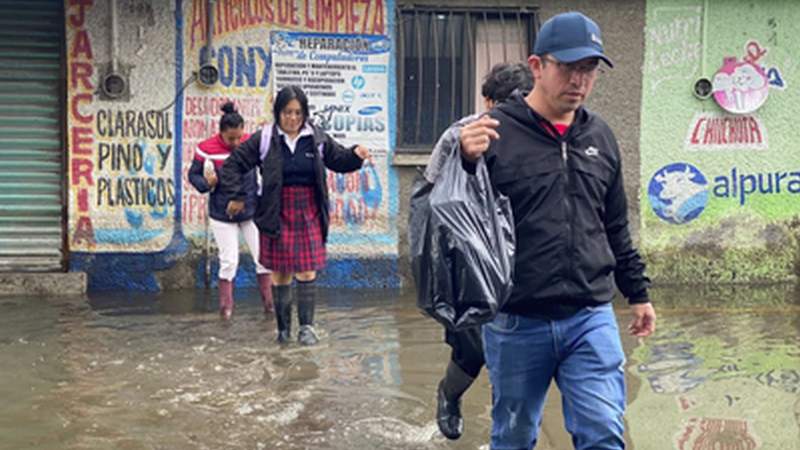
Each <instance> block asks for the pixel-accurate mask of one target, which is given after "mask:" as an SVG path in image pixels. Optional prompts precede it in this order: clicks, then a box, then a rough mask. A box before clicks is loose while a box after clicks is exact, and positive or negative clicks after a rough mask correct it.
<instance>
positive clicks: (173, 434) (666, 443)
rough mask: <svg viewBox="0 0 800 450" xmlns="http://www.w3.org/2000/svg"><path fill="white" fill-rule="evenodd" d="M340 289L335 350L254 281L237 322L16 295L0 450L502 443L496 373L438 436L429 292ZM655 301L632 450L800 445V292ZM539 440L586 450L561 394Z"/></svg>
mask: <svg viewBox="0 0 800 450" xmlns="http://www.w3.org/2000/svg"><path fill="white" fill-rule="evenodd" d="M212 294H213V293H212ZM325 296H326V299H327V300H326V302H324V304H323V305H321V307H320V312H319V314H318V317H319V328H320V331H321V337H322V342H321V344H320V345H318V346H316V347H312V348H305V347H300V346H298V345H296V344H292V345H290V346H288V347H287V348H284V349H280V348H279V347H278V346H277V345H276V344H275V343H274V338H275V325H274V319H273V318H272V317H269V318H268V319H267V320H265V319H264V317H263V315H262V314H261V310H260V303H259V301H258V298H257V293H256V292H255V291H253V292H247V291H242V292H241V293H240V292H239V291H237V309H236V313H235V316H234V320H233V321H232V322H231V323H221V322H220V321H219V320H218V317H217V313H216V302H215V301H214V300H213V297H212V295H211V294H209V293H207V292H205V291H190V292H179V293H169V294H164V295H160V296H157V297H154V296H142V295H133V296H132V295H107V296H93V297H92V298H91V301H89V302H87V301H86V299H84V298H73V299H70V298H65V299H41V298H14V299H8V300H4V301H2V303H0V312H2V314H0V363H2V367H3V370H2V371H0V398H2V399H3V403H4V405H3V408H2V409H1V410H0V448H2V449H6V448H8V449H27V448H30V449H33V448H35V449H50V448H52V449H65V448H66V449H108V448H121V449H150V448H169V449H204V448H207V449H226V448H230V449H234V448H249V449H253V448H261V449H273V448H277V449H306V448H314V449H473V450H474V449H480V448H486V446H485V443H486V442H487V439H488V434H489V428H490V421H491V419H490V406H489V402H490V396H491V395H490V389H489V386H488V383H487V380H486V376H485V374H482V375H481V377H480V378H479V379H478V382H477V383H476V384H475V385H474V386H473V387H472V389H471V390H470V391H469V392H468V393H467V395H466V397H465V399H464V410H465V416H466V433H465V435H464V436H463V437H462V439H461V440H459V441H456V442H450V441H447V440H446V439H444V438H443V437H442V436H441V435H440V434H439V433H438V430H437V428H436V425H435V422H434V419H433V402H434V396H433V394H434V391H435V386H436V383H437V382H438V380H439V378H440V377H441V375H442V373H443V370H444V367H445V365H446V362H447V359H448V358H449V352H448V348H447V347H446V346H445V345H444V344H442V330H441V329H440V328H439V327H438V326H437V325H436V324H435V323H434V322H433V321H431V320H429V319H426V318H424V317H422V316H421V315H420V314H419V313H418V312H417V311H416V309H415V308H414V304H413V295H412V294H411V293H405V294H403V293H400V292H394V291H384V290H380V291H378V290H376V291H358V292H353V291H327V292H326V293H325ZM654 297H655V299H656V301H657V302H658V303H659V312H660V322H659V327H660V328H659V332H658V333H657V335H656V336H654V337H653V338H652V339H649V340H647V341H645V342H644V343H641V342H639V341H637V340H635V339H632V338H628V337H625V338H624V339H623V344H624V346H625V349H626V353H627V355H628V358H629V367H628V378H629V380H628V381H629V392H630V395H629V397H630V398H629V403H630V408H629V414H628V417H627V422H628V425H629V434H628V440H629V443H630V444H631V448H639V449H648V450H649V449H656V450H658V449H662V448H663V449H669V448H680V449H705V448H708V449H717V448H731V449H734V448H736V449H739V448H742V449H750V448H753V449H755V448H764V449H769V448H779V449H791V448H797V445H796V444H797V442H800V432H799V431H798V430H799V429H800V425H798V423H800V401H798V389H800V380H798V374H800V337H798V336H799V335H800V333H798V325H799V324H800V319H798V307H797V303H796V300H795V296H794V293H793V292H792V291H791V290H790V289H789V290H787V289H783V290H781V289H778V290H777V291H775V290H774V289H773V290H772V291H764V290H755V289H744V288H739V289H737V290H735V292H734V291H719V290H716V291H713V292H700V291H698V290H697V289H688V290H680V289H670V290H662V291H656V292H654ZM699 305H702V306H699ZM619 314H620V321H622V322H624V323H626V322H627V320H628V318H627V316H626V311H625V309H624V308H623V309H620V311H619ZM295 328H296V327H295ZM721 443H728V444H725V445H728V446H724V445H723V444H721ZM720 445H723V446H720ZM537 448H540V449H569V448H571V444H570V439H569V436H567V435H566V433H565V432H564V431H563V425H562V424H561V419H560V407H559V399H558V396H557V393H556V392H553V395H551V398H550V399H549V400H548V404H547V407H546V411H545V423H544V424H543V430H542V436H541V441H540V445H539V447H537Z"/></svg>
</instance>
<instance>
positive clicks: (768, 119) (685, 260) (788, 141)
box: [639, 0, 800, 283]
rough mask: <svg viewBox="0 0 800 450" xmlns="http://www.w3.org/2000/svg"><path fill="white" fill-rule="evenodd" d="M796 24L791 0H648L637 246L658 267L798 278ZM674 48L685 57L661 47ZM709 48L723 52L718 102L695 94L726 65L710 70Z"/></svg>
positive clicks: (686, 279)
mask: <svg viewBox="0 0 800 450" xmlns="http://www.w3.org/2000/svg"><path fill="white" fill-rule="evenodd" d="M704 7H705V10H704ZM741 11H747V14H742V13H741ZM731 30H736V33H732V32H731ZM798 32H800V10H798V9H797V8H796V7H795V5H793V4H791V2H776V3H769V4H766V3H765V4H763V5H762V4H758V5H756V6H753V3H752V2H749V3H748V2H747V1H745V0H725V1H723V0H709V1H708V2H703V4H702V5H700V4H698V2H692V1H688V0H687V1H682V0H681V1H678V0H648V2H647V24H646V32H645V55H644V56H645V61H644V68H645V70H644V73H643V79H642V113H641V134H640V137H641V141H640V143H639V144H640V145H639V148H640V149H641V155H640V156H641V157H640V164H641V166H640V175H641V180H642V182H641V187H640V192H639V198H640V203H639V204H640V211H641V223H640V225H641V228H640V238H641V243H640V246H639V248H640V249H641V251H642V253H643V254H644V256H645V258H646V259H647V262H648V271H649V273H650V276H651V277H652V278H653V279H657V280H659V281H661V282H665V283H726V282H737V283H746V282H783V281H795V280H796V278H797V272H796V259H797V254H798V252H800V240H799V239H798V238H797V233H796V231H795V228H796V225H795V221H796V217H797V216H798V214H800V202H798V198H800V197H798V194H800V153H798V140H797V128H798V127H797V124H796V120H795V118H796V117H797V116H798V111H797V110H798V108H800V93H798V92H796V90H792V89H791V87H792V86H794V83H795V81H794V80H796V79H797V77H798V75H800V71H798V68H800V47H796V46H794V47H792V46H790V45H788V44H787V43H788V42H792V41H791V39H792V38H793V36H796V35H797V33H798ZM737 36H752V37H754V38H755V37H757V39H748V38H745V39H744V40H742V41H739V39H741V38H740V37H737ZM695 44H698V45H700V48H701V49H702V53H701V55H702V58H696V57H695V56H696V55H695V54H694V53H693V52H690V51H689V50H688V49H692V48H694V45H695ZM731 45H734V46H735V47H734V48H740V47H741V50H737V51H735V52H732V51H731ZM676 48H683V49H686V50H685V51H684V52H683V53H684V54H685V56H686V57H685V58H684V59H674V58H671V57H670V58H668V57H666V56H664V54H665V52H669V51H674V50H675V49H676ZM669 54H670V55H672V53H669ZM704 60H705V61H719V62H720V63H722V64H721V65H722V67H721V68H720V70H719V71H718V73H717V75H716V77H713V78H715V79H714V82H713V88H712V97H714V98H715V100H714V101H713V102H708V101H703V100H702V99H701V100H698V98H697V97H695V96H693V95H691V94H690V89H689V88H690V87H691V86H692V83H694V82H695V81H696V80H697V79H698V78H699V77H701V76H704V75H712V74H713V72H715V71H716V69H717V68H716V67H711V66H708V69H709V70H710V71H711V72H712V74H708V73H702V72H703V70H706V69H704V67H703V61H704ZM714 103H719V105H716V104H714ZM676 124H680V125H678V126H676Z"/></svg>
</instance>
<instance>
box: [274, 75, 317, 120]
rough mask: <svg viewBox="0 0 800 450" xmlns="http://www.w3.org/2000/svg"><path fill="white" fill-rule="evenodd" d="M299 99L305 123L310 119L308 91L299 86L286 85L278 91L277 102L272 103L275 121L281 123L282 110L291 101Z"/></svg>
mask: <svg viewBox="0 0 800 450" xmlns="http://www.w3.org/2000/svg"><path fill="white" fill-rule="evenodd" d="M295 99H297V101H298V102H300V109H301V110H302V111H303V125H305V123H306V121H307V120H308V115H309V113H308V97H306V93H305V92H303V90H302V89H300V87H299V86H293V85H291V86H285V87H283V88H281V90H280V91H278V96H277V97H275V103H274V104H273V105H272V114H273V117H274V118H275V119H274V120H275V123H276V124H280V117H281V111H283V108H285V107H286V105H288V104H289V102H290V101H292V100H295Z"/></svg>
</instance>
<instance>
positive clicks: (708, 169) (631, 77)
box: [0, 0, 800, 291]
mask: <svg viewBox="0 0 800 450" xmlns="http://www.w3.org/2000/svg"><path fill="white" fill-rule="evenodd" d="M567 10H580V11H583V12H584V13H586V14H587V15H589V16H591V17H593V18H594V19H595V20H596V21H597V22H598V23H599V24H600V25H601V27H602V29H603V33H604V36H603V38H604V41H605V45H606V50H607V53H608V54H609V56H610V57H611V58H612V59H613V60H614V61H615V68H614V69H613V70H608V71H605V72H604V73H601V74H600V75H599V76H598V80H597V82H596V85H595V91H594V94H593V96H592V97H591V99H590V100H589V104H588V107H589V108H591V109H593V110H595V111H597V112H599V113H600V114H602V115H603V117H604V118H605V119H606V120H607V121H608V122H609V124H610V125H611V128H612V129H613V130H614V131H615V133H616V135H617V138H618V140H619V143H620V147H621V149H622V152H623V167H624V178H625V184H626V187H627V193H628V197H629V198H628V200H629V202H628V203H629V209H630V212H629V214H630V216H629V217H630V222H631V226H632V229H633V231H634V236H635V238H636V240H637V242H638V244H639V246H640V248H641V249H642V251H643V253H644V255H645V256H646V258H647V260H648V264H649V268H650V274H651V276H652V277H653V278H654V280H655V281H656V282H664V283H694V282H704V283H729V282H775V281H793V280H795V278H796V275H797V273H798V271H800V264H798V261H799V260H800V247H799V246H798V226H797V224H798V219H797V217H798V211H800V202H798V201H797V200H796V199H795V195H796V194H797V193H800V152H798V150H797V148H796V147H797V145H798V144H797V143H798V139H797V137H796V136H797V133H796V131H795V130H794V128H795V126H794V124H793V119H794V116H795V114H794V112H795V111H794V110H795V109H797V108H798V106H797V105H798V102H795V101H794V96H795V95H796V94H795V91H794V90H793V88H794V83H796V82H797V81H796V80H798V63H799V62H800V49H798V48H797V46H792V44H791V39H792V36H794V35H796V32H797V31H799V30H798V27H800V25H798V23H800V20H798V19H800V5H797V4H796V3H795V2H792V1H790V0H784V1H777V0H776V1H772V2H766V3H763V2H762V3H753V2H745V1H739V0H735V1H722V0H647V1H644V0H642V1H612V0H607V1H596V2H589V1H577V0H576V1H561V2H555V1H549V0H548V1H540V2H519V1H501V2H494V3H493V4H491V5H488V6H487V5H486V2H477V1H466V0H463V1H446V2H441V1H439V2H433V1H427V0H418V1H414V2H406V1H404V0H215V1H210V0H107V1H99V0H64V1H56V0H35V1H29V2H10V1H9V2H0V12H2V14H3V16H4V17H6V19H4V20H5V21H7V22H8V24H7V26H6V27H5V29H4V30H1V31H0V34H3V35H4V36H3V39H2V43H0V59H2V60H3V61H4V64H3V65H2V67H0V104H2V105H3V106H4V108H2V109H3V112H2V113H0V185H2V186H3V187H4V188H5V189H3V191H2V192H0V230H2V237H0V269H2V270H13V271H21V270H24V271H31V270H33V271H77V272H85V273H87V275H88V280H89V288H90V289H136V290H147V291H158V290H163V289H173V288H182V287H200V286H204V285H205V284H206V283H208V282H212V283H213V281H210V280H214V279H215V278H216V277H215V276H214V272H215V270H216V262H215V261H216V259H215V256H214V255H215V250H214V245H213V243H210V242H209V233H208V226H207V220H208V218H207V214H206V213H207V205H206V198H205V196H204V195H202V194H199V193H197V192H196V191H195V190H194V189H193V188H192V187H191V185H190V184H189V183H188V181H187V177H186V172H187V170H188V167H189V164H190V163H191V160H192V158H193V152H194V149H195V147H196V145H197V143H198V142H200V141H201V140H203V139H205V138H206V137H209V136H211V135H213V134H214V133H215V132H216V131H217V123H218V119H219V115H220V111H219V107H220V106H221V105H222V104H223V103H224V102H225V101H229V100H230V101H234V103H236V105H237V106H238V108H239V111H240V112H241V113H242V115H243V116H244V117H245V120H246V127H247V129H248V130H249V131H252V130H255V129H257V128H258V127H259V126H261V125H262V124H264V123H269V122H270V121H271V120H272V114H271V105H272V103H271V99H272V96H273V94H274V92H275V88H276V87H279V86H282V85H284V84H288V83H298V84H301V85H302V86H304V88H305V89H306V90H307V91H309V93H310V94H311V95H310V98H311V101H312V105H313V106H314V108H315V109H314V111H313V112H312V115H313V116H314V117H315V120H317V121H320V122H321V123H324V124H325V126H326V127H327V129H328V130H329V132H331V133H332V134H334V135H335V136H337V137H339V138H342V139H343V140H344V141H346V142H366V143H367V144H369V146H370V147H371V148H372V149H373V159H372V161H371V163H370V164H369V165H367V166H366V167H365V168H364V169H362V171H361V172H359V173H356V174H353V175H349V176H338V175H331V176H330V177H329V180H328V182H329V189H330V190H331V193H332V199H331V211H332V219H333V220H332V224H333V226H332V234H331V239H330V243H329V244H330V245H329V251H330V263H329V266H328V268H327V269H326V270H325V271H324V274H323V279H322V281H323V282H324V283H326V284H329V285H336V286H350V287H359V286H372V287H380V286H385V287H398V286H406V285H410V284H411V282H410V281H411V280H410V277H409V263H408V249H407V247H408V244H407V227H406V222H407V212H408V211H407V209H408V208H407V206H408V199H409V196H410V189H411V185H412V183H413V180H414V178H415V177H416V175H417V173H418V171H419V167H421V166H423V165H424V164H425V163H426V162H427V153H428V152H429V151H430V148H431V147H432V145H433V143H434V141H435V139H436V137H437V136H438V134H439V132H440V131H441V130H443V129H444V128H445V127H446V126H447V125H448V124H449V123H450V122H452V121H453V120H454V119H456V118H458V117H461V116H462V115H466V114H470V113H472V112H475V111H476V110H479V108H480V106H479V105H480V103H479V101H478V100H479V86H480V82H481V78H482V76H483V74H484V73H485V72H486V71H487V70H488V68H489V67H490V66H491V65H492V64H494V63H497V62H501V61H519V60H522V59H524V58H526V56H527V54H528V53H529V50H530V48H531V47H532V42H533V39H535V35H536V29H537V27H538V26H539V24H540V23H541V22H543V21H544V20H546V19H547V18H548V17H550V16H551V15H553V14H556V13H558V12H562V11H567ZM209 23H210V24H211V27H210V28H211V29H212V32H211V33H209ZM334 38H335V39H339V40H338V41H336V40H332V39H334ZM348 39H350V40H353V42H355V41H356V40H357V41H358V42H367V43H369V45H370V47H369V48H370V49H373V50H375V51H371V53H370V52H368V53H369V55H366V56H364V55H361V56H358V57H352V58H351V57H350V56H347V57H345V56H342V55H345V54H350V55H352V54H355V53H354V52H353V51H352V49H347V50H346V51H342V48H337V47H336V45H339V44H335V43H336V42H338V43H341V42H349V41H347V40H348ZM286 42H289V43H290V45H289V47H285V45H286ZM293 42H296V43H299V44H298V45H301V46H306V47H302V48H301V47H297V48H296V49H295V48H294V47H291V43H293ZM356 53H357V52H356ZM703 79H706V80H707V81H708V83H705V80H703ZM243 259H245V261H243V262H244V264H243V267H242V268H241V269H240V270H241V272H240V276H238V277H237V280H238V283H240V284H243V285H248V284H250V283H252V281H253V280H252V274H251V273H252V270H251V269H252V262H249V263H248V262H247V261H246V258H245V257H244V255H243Z"/></svg>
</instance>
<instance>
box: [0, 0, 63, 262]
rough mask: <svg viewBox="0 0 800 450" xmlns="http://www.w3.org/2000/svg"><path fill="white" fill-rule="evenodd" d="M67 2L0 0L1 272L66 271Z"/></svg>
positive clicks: (56, 0)
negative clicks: (64, 133) (64, 131)
mask: <svg viewBox="0 0 800 450" xmlns="http://www.w3.org/2000/svg"><path fill="white" fill-rule="evenodd" d="M63 17H64V3H63V1H62V0H25V1H14V0H0V271H60V270H62V269H63V268H64V266H63V261H64V259H65V258H64V238H63V236H64V229H63V223H64V222H63V218H64V206H63V205H64V201H63V199H64V193H63V189H64V188H63V180H64V152H63V145H62V133H63V114H62V108H63V105H64V101H63V99H64V95H63V89H64V80H63V69H62V67H61V62H62V61H63V57H62V52H63V48H64V18H63Z"/></svg>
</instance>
